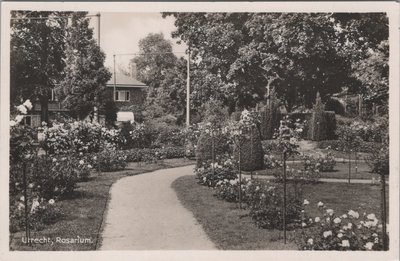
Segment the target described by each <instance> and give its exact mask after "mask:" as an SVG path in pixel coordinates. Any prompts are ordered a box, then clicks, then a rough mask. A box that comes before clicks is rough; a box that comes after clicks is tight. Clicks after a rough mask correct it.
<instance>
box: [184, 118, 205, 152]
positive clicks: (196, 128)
mask: <svg viewBox="0 0 400 261" xmlns="http://www.w3.org/2000/svg"><path fill="white" fill-rule="evenodd" d="M200 128H201V126H200V125H199V124H192V125H190V126H189V127H188V128H185V129H183V130H181V134H182V136H183V137H185V155H186V157H192V156H195V152H196V148H197V142H198V140H199V137H200V134H201V129H200Z"/></svg>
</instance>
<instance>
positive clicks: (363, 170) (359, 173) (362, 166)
mask: <svg viewBox="0 0 400 261" xmlns="http://www.w3.org/2000/svg"><path fill="white" fill-rule="evenodd" d="M287 163H288V166H289V167H292V168H294V169H303V168H304V166H303V164H302V163H298V162H294V163H293V162H292V161H291V160H289V161H288V162H287ZM356 166H357V170H356ZM276 171H279V170H278V169H266V170H259V171H256V172H254V173H256V174H257V175H270V176H272V175H273V173H274V172H276ZM348 173H349V164H348V163H347V162H345V163H342V162H337V163H336V165H335V168H334V170H333V171H330V172H321V178H332V179H347V178H348ZM246 174H249V173H246ZM372 178H375V179H378V178H379V176H378V175H376V174H374V173H371V172H370V168H369V167H368V165H367V163H365V162H363V161H359V162H358V163H357V164H356V163H355V162H351V179H367V180H371V179H372Z"/></svg>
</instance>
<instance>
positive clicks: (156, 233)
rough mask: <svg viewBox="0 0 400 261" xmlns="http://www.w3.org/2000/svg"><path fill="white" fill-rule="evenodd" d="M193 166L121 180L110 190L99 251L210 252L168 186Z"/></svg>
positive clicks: (205, 239) (210, 246)
mask: <svg viewBox="0 0 400 261" xmlns="http://www.w3.org/2000/svg"><path fill="white" fill-rule="evenodd" d="M185 175H193V166H187V167H180V168H172V169H164V170H158V171H154V172H151V173H145V174H143V175H137V176H131V177H125V178H122V179H120V180H119V181H117V182H116V183H115V184H114V185H113V186H112V188H111V191H110V193H111V200H110V202H109V204H108V213H107V216H106V218H105V226H104V230H103V233H102V238H103V241H102V245H101V247H100V249H101V250H189V249H192V250H213V249H216V247H215V245H214V244H213V243H212V242H211V241H210V240H209V239H208V237H207V235H206V234H205V232H204V231H203V229H202V227H201V226H200V224H198V223H197V221H196V220H195V218H194V217H193V214H192V213H191V212H190V211H189V210H187V209H185V208H184V207H183V206H182V205H181V203H180V202H179V200H178V198H177V196H176V194H175V192H174V190H173V189H172V188H171V183H172V182H173V181H174V180H175V179H177V178H178V177H180V176H185Z"/></svg>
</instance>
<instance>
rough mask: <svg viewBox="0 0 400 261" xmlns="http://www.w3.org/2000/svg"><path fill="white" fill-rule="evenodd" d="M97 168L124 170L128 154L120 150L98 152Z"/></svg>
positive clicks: (106, 170)
mask: <svg viewBox="0 0 400 261" xmlns="http://www.w3.org/2000/svg"><path fill="white" fill-rule="evenodd" d="M96 157H97V166H96V168H97V169H98V170H100V171H102V172H110V171H118V170H123V169H125V167H126V158H127V157H126V156H125V155H124V153H122V152H120V151H114V150H105V151H102V152H100V153H97V154H96Z"/></svg>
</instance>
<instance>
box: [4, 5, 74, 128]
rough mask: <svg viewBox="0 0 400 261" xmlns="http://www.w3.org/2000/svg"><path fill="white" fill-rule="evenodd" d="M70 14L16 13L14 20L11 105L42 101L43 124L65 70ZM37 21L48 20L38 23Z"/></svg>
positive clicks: (12, 32)
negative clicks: (55, 88) (66, 38)
mask: <svg viewBox="0 0 400 261" xmlns="http://www.w3.org/2000/svg"><path fill="white" fill-rule="evenodd" d="M69 13H70V12H36V11H13V12H11V17H13V18H32V19H13V20H11V21H12V22H11V42H10V45H11V53H10V55H11V59H10V62H11V64H10V91H11V96H10V98H11V100H10V104H12V105H13V104H15V103H19V102H20V101H21V100H25V99H31V100H32V101H36V100H39V102H40V104H41V108H42V110H41V113H42V114H41V121H46V122H47V121H48V96H49V94H50V91H51V89H52V88H53V87H54V83H56V82H59V81H60V80H61V79H62V78H63V75H62V71H63V69H64V67H65V59H64V58H65V53H64V51H65V45H64V43H65V36H66V34H65V30H66V28H67V27H68V24H67V19H56V18H54V17H55V16H66V15H69ZM37 18H48V19H47V20H37Z"/></svg>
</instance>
